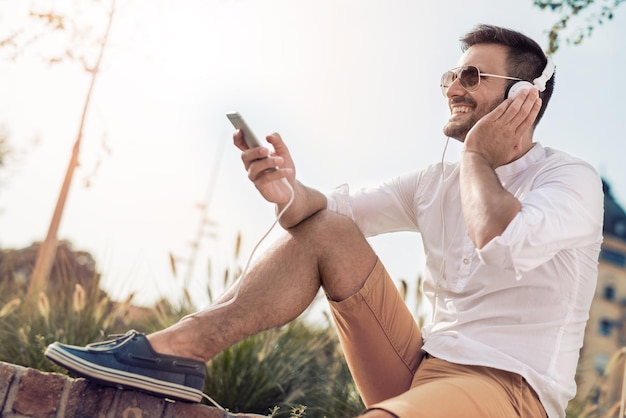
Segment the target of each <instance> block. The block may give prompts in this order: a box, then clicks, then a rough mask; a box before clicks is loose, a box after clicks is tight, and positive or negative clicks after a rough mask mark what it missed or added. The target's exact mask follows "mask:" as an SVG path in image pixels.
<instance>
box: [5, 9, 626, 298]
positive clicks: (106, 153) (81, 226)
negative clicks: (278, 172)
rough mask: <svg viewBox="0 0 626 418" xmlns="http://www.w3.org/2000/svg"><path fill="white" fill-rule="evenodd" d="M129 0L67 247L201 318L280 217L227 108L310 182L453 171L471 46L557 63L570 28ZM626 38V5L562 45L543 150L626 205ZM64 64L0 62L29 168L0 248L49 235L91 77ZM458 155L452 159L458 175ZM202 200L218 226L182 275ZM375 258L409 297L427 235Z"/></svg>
mask: <svg viewBox="0 0 626 418" xmlns="http://www.w3.org/2000/svg"><path fill="white" fill-rule="evenodd" d="M23 3H27V2H23V1H22V0H4V1H3V2H0V27H2V28H3V29H2V30H3V31H5V30H9V29H10V28H11V27H19V26H20V25H24V24H25V23H24V22H27V20H25V14H26V11H27V8H26V7H25V6H24V5H23ZM103 3H105V4H106V2H103ZM118 3H119V5H118V8H117V15H116V18H115V21H114V24H113V28H112V34H111V37H112V44H111V47H110V48H109V49H108V50H107V51H106V55H105V58H104V63H103V67H102V69H101V73H100V74H99V77H98V81H97V85H96V89H95V91H94V95H93V102H92V106H91V108H90V112H89V116H88V120H87V126H86V130H85V136H84V139H83V147H82V151H81V166H80V168H79V169H78V170H77V172H76V175H75V178H74V182H73V185H72V189H71V192H70V195H69V199H68V201H67V205H66V210H65V213H64V217H63V220H62V223H61V227H60V230H59V238H60V239H67V240H69V241H71V242H72V243H73V245H74V248H75V249H78V250H86V251H89V252H90V253H91V254H92V255H93V256H94V257H95V258H96V260H97V262H98V268H99V270H100V271H101V272H102V274H103V285H104V287H105V288H106V290H108V291H109V292H110V293H111V294H112V295H113V296H115V297H124V296H125V295H126V294H127V293H128V292H130V291H134V292H136V293H137V301H138V302H140V303H150V302H152V301H154V300H155V299H157V298H158V297H160V296H168V297H171V298H172V299H173V300H177V298H179V297H180V289H181V288H182V286H183V285H184V283H183V282H184V278H185V277H187V276H188V277H190V284H189V289H190V290H191V291H192V293H193V294H194V297H195V298H196V301H197V303H198V304H203V303H206V297H205V296H204V295H205V292H204V289H205V287H206V282H207V265H208V263H209V261H208V260H211V263H212V265H213V275H214V276H215V279H217V278H221V277H222V271H223V270H224V269H225V268H227V267H232V266H233V265H234V264H235V262H234V258H233V253H234V247H235V240H236V236H237V233H238V232H241V233H242V235H243V246H242V253H241V256H240V260H239V262H238V263H239V264H243V263H244V262H245V258H246V257H247V255H248V254H249V253H250V250H251V248H252V246H253V245H254V244H255V243H256V241H257V240H258V239H259V238H260V237H261V235H262V234H263V233H264V232H265V230H266V229H267V228H268V227H269V226H270V224H271V223H272V221H273V207H272V206H271V205H269V204H267V203H266V202H264V201H263V200H262V198H261V197H260V196H259V195H258V194H257V193H256V190H255V189H254V187H253V186H252V185H251V184H250V183H249V182H248V181H247V178H246V175H245V173H244V171H243V170H242V164H241V162H240V159H239V152H238V150H236V149H235V148H234V147H233V146H232V143H231V135H232V128H231V126H230V125H229V123H228V121H227V119H226V117H225V113H226V112H228V111H232V110H237V111H239V112H241V113H242V114H243V115H244V117H245V118H246V119H247V121H248V123H249V124H250V125H251V127H252V129H253V130H254V131H255V132H256V133H257V135H258V136H260V137H263V136H264V135H266V134H268V133H271V132H274V131H278V132H280V133H281V134H282V135H283V138H284V139H285V141H286V142H287V144H288V145H289V146H290V149H291V151H292V154H293V156H294V158H295V161H296V163H297V168H298V177H299V178H300V180H301V181H303V182H304V183H306V184H309V185H313V186H317V187H319V188H320V189H322V190H329V189H331V188H333V187H335V186H337V185H339V184H341V183H346V182H347V183H350V184H351V185H353V186H354V187H359V186H366V185H368V184H371V183H372V182H377V181H380V180H382V179H385V178H387V177H389V176H392V175H396V174H400V173H402V172H405V171H408V170H412V169H415V168H419V167H423V166H424V165H426V164H430V163H434V162H437V161H439V160H440V159H441V158H442V151H443V147H444V143H445V138H444V136H443V134H442V132H441V128H442V126H443V124H444V123H445V121H446V120H447V118H448V110H447V106H446V103H445V100H444V98H443V97H442V95H441V92H440V89H439V78H440V75H441V73H442V72H443V71H445V70H447V69H449V68H452V67H454V66H455V65H456V62H457V60H458V58H459V56H460V48H459V44H458V38H459V36H460V35H461V34H463V33H464V32H466V31H467V30H469V29H471V28H472V27H473V26H474V25H476V24H478V23H491V24H497V25H501V26H506V27H511V28H513V29H516V30H520V31H522V32H524V33H526V34H527V35H530V36H531V37H533V38H535V39H536V40H538V42H539V43H540V44H541V45H542V46H544V47H545V46H547V29H548V28H549V27H550V26H551V25H552V24H553V23H554V22H555V21H556V20H557V19H558V18H559V16H558V15H556V14H551V13H548V12H542V11H540V10H539V9H538V8H535V7H533V6H532V1H531V0H510V1H502V0H477V1H473V2H468V1H463V0H451V1H447V2H437V1H429V2H417V1H414V0H393V1H390V0H370V1H359V0H315V1H309V0H290V1H287V0H262V1H260V0H203V1H201V0H185V1H184V2H180V1H169V0H159V1H140V0H134V1H125V2H122V1H118ZM55 4H57V5H66V6H71V5H74V4H77V2H73V1H58V2H56V3H55ZM83 4H84V3H83ZM101 15H102V13H101V14H100V17H102V16H101ZM97 16H98V14H97V13H96V14H95V15H94V16H91V15H88V17H89V19H92V18H93V19H94V21H96V20H97ZM30 29H32V28H30ZM97 29H99V26H95V28H94V30H97ZM624 39H626V9H623V8H621V9H618V11H617V13H616V15H615V19H614V20H613V21H611V22H609V23H608V24H606V25H604V26H601V27H599V28H598V29H597V30H596V31H595V33H594V34H593V36H592V38H591V39H588V40H586V41H585V42H584V43H583V44H582V45H580V46H568V45H566V44H563V45H562V47H561V49H560V50H559V51H558V52H557V54H556V55H555V57H554V60H555V62H556V65H557V86H556V89H555V94H554V97H553V99H552V101H551V104H550V107H549V108H548V111H547V113H546V116H545V118H544V119H543V121H542V122H541V124H540V125H539V127H538V129H537V131H536V136H535V138H536V140H538V141H540V142H541V143H542V144H543V145H544V146H550V147H555V148H559V149H562V150H564V151H567V152H569V153H571V154H573V155H575V156H579V157H582V158H584V159H586V160H588V161H589V162H590V163H591V164H593V165H594V166H595V167H597V169H598V171H599V172H600V173H601V174H602V175H603V176H605V178H607V179H608V180H609V182H610V183H611V185H612V189H613V192H614V194H615V195H616V197H617V198H618V201H620V202H621V203H626V176H625V175H624V173H625V171H626V168H625V167H626V164H625V159H624V157H625V155H626V153H625V152H624V151H625V150H626V144H625V142H626V138H625V137H624V132H626V118H625V117H624V115H623V113H624V104H623V98H624V97H626V83H625V82H624V76H623V71H624V68H626V65H625V64H626V59H625V58H624V56H625V55H626V54H625V53H626V47H625V45H624ZM55 48H58V44H54V43H52V42H51V43H50V44H47V45H46V49H45V50H36V49H34V48H33V49H31V50H27V51H26V52H25V53H24V54H23V55H22V56H21V57H20V58H19V59H18V60H17V61H15V62H13V61H9V60H7V59H6V57H5V56H4V55H2V58H3V59H2V60H0V123H1V124H3V125H4V126H5V128H6V129H7V130H8V132H9V134H10V141H11V144H12V145H13V146H14V148H16V149H18V150H22V151H23V152H24V153H23V155H22V156H21V158H20V161H19V162H18V163H16V164H13V165H12V166H11V170H10V171H5V172H4V175H3V178H5V182H4V183H3V184H2V186H1V189H0V247H2V248H20V247H26V246H29V245H30V244H31V243H32V242H33V241H39V240H43V238H44V237H45V234H46V231H47V229H48V225H49V222H50V219H51V216H52V211H53V209H54V206H55V202H56V199H57V196H58V192H59V189H60V186H61V182H62V180H63V176H64V173H65V170H66V168H67V164H68V161H69V158H70V153H71V149H72V146H73V143H74V140H75V136H76V132H77V129H78V123H79V118H80V113H81V110H82V106H83V102H84V98H85V94H86V91H87V85H88V77H87V74H86V73H85V72H84V71H83V70H82V68H81V66H80V65H78V64H76V63H67V64H61V65H57V66H49V65H47V64H46V63H45V62H44V60H43V59H42V58H41V57H42V56H47V55H48V54H49V53H50V52H51V51H53V50H55ZM0 55H1V54H0ZM458 150H459V144H456V143H451V145H450V147H449V149H448V153H447V155H446V159H449V160H453V159H455V158H456V157H457V156H458ZM1 173H2V172H1V171H0V174H1ZM87 180H89V187H86V182H87ZM201 203H208V207H207V211H206V216H207V217H208V219H209V220H210V225H208V226H206V227H205V231H206V234H204V238H203V239H202V240H201V242H200V246H199V251H198V254H199V255H198V257H197V258H196V259H195V260H196V263H195V266H194V268H193V269H192V270H191V273H188V263H187V261H188V260H189V258H190V255H191V253H192V247H191V246H190V243H192V242H193V241H194V240H195V239H196V236H197V235H198V228H199V225H200V221H201V217H202V211H201V210H199V209H198V204H201ZM276 233H278V232H276ZM276 233H275V234H276ZM275 234H273V235H272V237H271V238H270V239H269V242H271V240H272V239H273V238H274V236H275ZM372 244H373V245H374V247H375V249H376V250H377V251H378V252H379V254H380V256H381V257H382V259H383V261H384V262H385V263H386V264H387V267H388V269H389V270H390V272H391V273H392V274H393V275H395V276H396V277H399V278H405V279H407V280H409V281H411V282H415V279H416V278H417V276H418V275H419V273H420V271H421V269H422V265H423V256H422V254H421V246H420V244H419V237H418V236H416V235H412V234H400V235H398V236H393V237H391V236H390V237H377V238H374V239H373V240H372ZM170 253H172V254H174V256H175V257H177V259H178V262H177V267H178V277H174V275H173V273H172V271H171V269H170V263H169V254H170Z"/></svg>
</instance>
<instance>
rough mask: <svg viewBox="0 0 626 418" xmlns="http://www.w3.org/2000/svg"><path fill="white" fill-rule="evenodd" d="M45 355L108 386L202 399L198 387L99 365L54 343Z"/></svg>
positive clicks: (175, 397)
mask: <svg viewBox="0 0 626 418" xmlns="http://www.w3.org/2000/svg"><path fill="white" fill-rule="evenodd" d="M45 356H46V357H48V358H49V359H50V360H52V361H54V362H55V363H58V364H59V365H61V366H63V367H65V368H67V369H68V370H71V371H73V372H75V373H77V374H79V375H81V376H83V377H88V378H91V379H93V380H96V381H98V382H99V383H101V384H104V385H107V386H113V387H118V388H130V389H137V390H141V391H144V392H148V393H150V394H153V395H158V396H161V397H167V398H173V399H177V400H182V401H187V402H196V403H199V402H200V401H201V400H202V391H200V390H198V389H194V388H190V387H188V386H184V385H179V384H177V383H170V382H165V381H163V380H158V379H153V378H151V377H148V376H142V375H140V374H135V373H129V372H124V371H121V370H116V369H111V368H108V367H103V366H99V365H97V364H93V363H90V362H88V361H86V360H84V359H82V358H80V357H77V356H75V355H73V354H71V353H68V352H66V351H64V350H60V349H57V347H55V346H54V345H51V346H48V348H47V349H46V352H45Z"/></svg>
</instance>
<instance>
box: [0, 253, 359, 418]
mask: <svg viewBox="0 0 626 418" xmlns="http://www.w3.org/2000/svg"><path fill="white" fill-rule="evenodd" d="M68 258H69V259H71V256H70V257H68ZM76 266H78V264H76V263H69V262H68V263H67V264H64V266H63V268H60V269H59V271H62V272H63V274H64V275H66V277H63V278H57V279H58V280H55V281H54V282H53V283H50V284H49V285H48V291H47V293H41V294H40V295H39V298H38V299H37V301H36V302H35V303H32V304H28V303H24V302H23V300H24V296H25V283H19V282H16V281H15V280H14V278H15V277H16V276H17V275H16V274H15V272H11V271H10V270H7V269H0V361H5V362H9V363H14V364H19V365H22V366H25V367H32V368H36V369H39V370H42V371H51V372H57V373H63V374H67V371H66V370H65V369H62V368H60V367H58V366H56V365H55V364H53V363H52V362H50V361H49V360H47V359H46V358H45V357H44V355H43V353H44V351H45V349H46V347H47V346H48V345H49V344H50V343H52V342H54V341H60V342H63V343H67V344H72V345H79V346H84V345H86V344H88V343H92V342H95V341H100V340H103V339H105V338H106V337H107V335H109V334H115V333H123V332H125V331H127V330H128V329H129V328H134V329H138V330H140V331H142V332H151V331H155V330H158V329H162V328H164V327H167V326H169V325H171V324H173V323H174V322H176V321H178V320H179V319H180V317H182V316H184V315H185V314H187V313H189V311H190V306H189V304H190V298H189V296H188V295H187V296H186V297H185V300H184V301H183V302H182V303H181V305H182V306H183V307H180V308H179V307H176V306H175V305H173V304H172V303H171V302H169V301H167V300H165V299H163V300H161V301H159V302H158V303H157V304H156V305H155V307H154V308H152V309H141V308H137V307H134V306H133V305H132V300H133V296H132V295H131V296H129V297H128V298H127V299H126V300H125V301H123V302H121V303H116V302H113V301H111V300H110V299H109V298H108V296H107V295H106V294H105V293H104V292H103V291H102V290H100V289H99V286H98V285H99V283H98V282H99V280H98V279H99V276H98V275H97V274H95V275H94V278H93V279H92V280H91V281H89V280H85V279H84V277H83V278H80V279H79V278H78V277H77V276H78V273H76V271H77V270H76ZM223 277H224V279H223V280H224V282H225V283H223V284H228V282H230V281H232V280H233V277H234V275H231V274H230V273H228V272H226V273H225V274H224V276H223ZM79 281H81V282H82V283H83V285H84V286H83V285H80V284H76V283H78V282H79ZM210 287H211V286H210V285H209V288H210ZM207 371H208V379H207V382H206V386H205V391H206V393H207V394H209V396H211V398H213V399H215V400H216V401H217V402H218V403H219V404H220V405H223V406H224V407H226V408H228V409H229V410H231V411H235V412H251V413H260V414H265V415H267V414H271V415H272V416H273V417H277V418H278V417H304V416H306V417H325V416H327V417H340V416H356V415H358V414H359V413H360V411H362V409H363V408H364V407H363V404H362V402H361V399H360V397H359V395H358V393H357V391H356V388H355V385H354V383H353V381H352V378H351V376H350V373H349V371H348V369H347V366H346V364H345V361H344V359H343V355H342V353H341V352H340V348H339V343H338V340H337V338H336V335H335V332H334V329H333V328H332V327H331V326H330V324H329V323H326V324H325V325H324V326H322V327H315V326H313V325H310V324H308V323H306V322H305V321H304V320H301V319H299V320H296V321H294V322H293V323H291V324H290V325H288V326H285V327H282V328H279V329H274V330H270V331H266V332H263V333H261V334H258V335H256V336H253V337H250V338H248V339H246V340H244V341H241V342H240V343H238V344H235V345H234V346H232V347H230V348H229V349H227V350H225V351H224V352H222V353H221V354H220V355H218V356H217V357H215V358H214V359H213V360H212V361H211V362H210V363H208V364H207Z"/></svg>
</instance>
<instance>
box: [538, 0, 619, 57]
mask: <svg viewBox="0 0 626 418" xmlns="http://www.w3.org/2000/svg"><path fill="white" fill-rule="evenodd" d="M625 1H626V0H555V1H552V0H533V4H534V5H535V6H537V7H539V8H540V9H541V10H548V11H550V12H553V13H559V14H561V17H560V19H559V20H558V21H557V22H556V23H554V25H552V28H550V31H549V33H548V40H549V45H548V49H547V51H546V53H547V54H548V55H550V54H553V53H555V52H556V51H557V50H558V49H559V46H560V42H561V39H563V38H565V41H566V42H567V43H571V44H574V45H578V44H580V43H582V42H583V40H584V39H586V38H589V37H591V35H592V33H593V31H594V30H595V28H596V26H599V25H603V24H604V23H606V22H607V21H609V20H612V19H613V16H614V14H615V10H616V9H617V7H619V6H620V5H621V4H622V3H624V2H625Z"/></svg>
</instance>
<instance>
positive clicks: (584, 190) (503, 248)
mask: <svg viewBox="0 0 626 418" xmlns="http://www.w3.org/2000/svg"><path fill="white" fill-rule="evenodd" d="M535 183H536V184H535V185H533V187H532V189H531V190H530V191H529V192H528V193H526V194H525V196H523V197H521V198H520V201H521V204H522V206H521V210H520V212H519V213H518V214H517V215H516V216H515V218H513V220H512V221H511V222H510V223H509V225H508V226H507V228H506V229H505V230H504V232H503V233H502V235H500V236H497V237H495V238H494V239H492V240H491V241H490V242H489V243H488V244H487V245H485V246H484V247H483V248H482V249H480V250H477V251H478V256H479V258H480V259H481V261H482V262H483V263H485V264H487V265H492V266H496V267H501V268H504V269H507V270H513V271H515V272H516V277H518V278H519V277H521V273H524V272H526V271H529V270H532V269H534V268H535V267H537V266H539V265H541V264H543V263H545V262H546V261H548V260H550V259H551V258H553V257H554V256H555V255H556V254H557V253H558V252H559V251H561V250H562V249H564V248H582V247H585V246H589V245H592V244H594V243H597V242H598V240H601V239H602V222H603V192H602V182H601V180H600V178H599V176H598V174H597V173H596V171H595V170H594V169H593V168H592V167H591V166H589V165H587V164H585V163H582V162H581V163H572V164H569V165H566V166H564V167H561V168H560V169H559V170H554V172H546V173H543V174H542V175H540V176H538V177H537V178H536V179H535Z"/></svg>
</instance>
